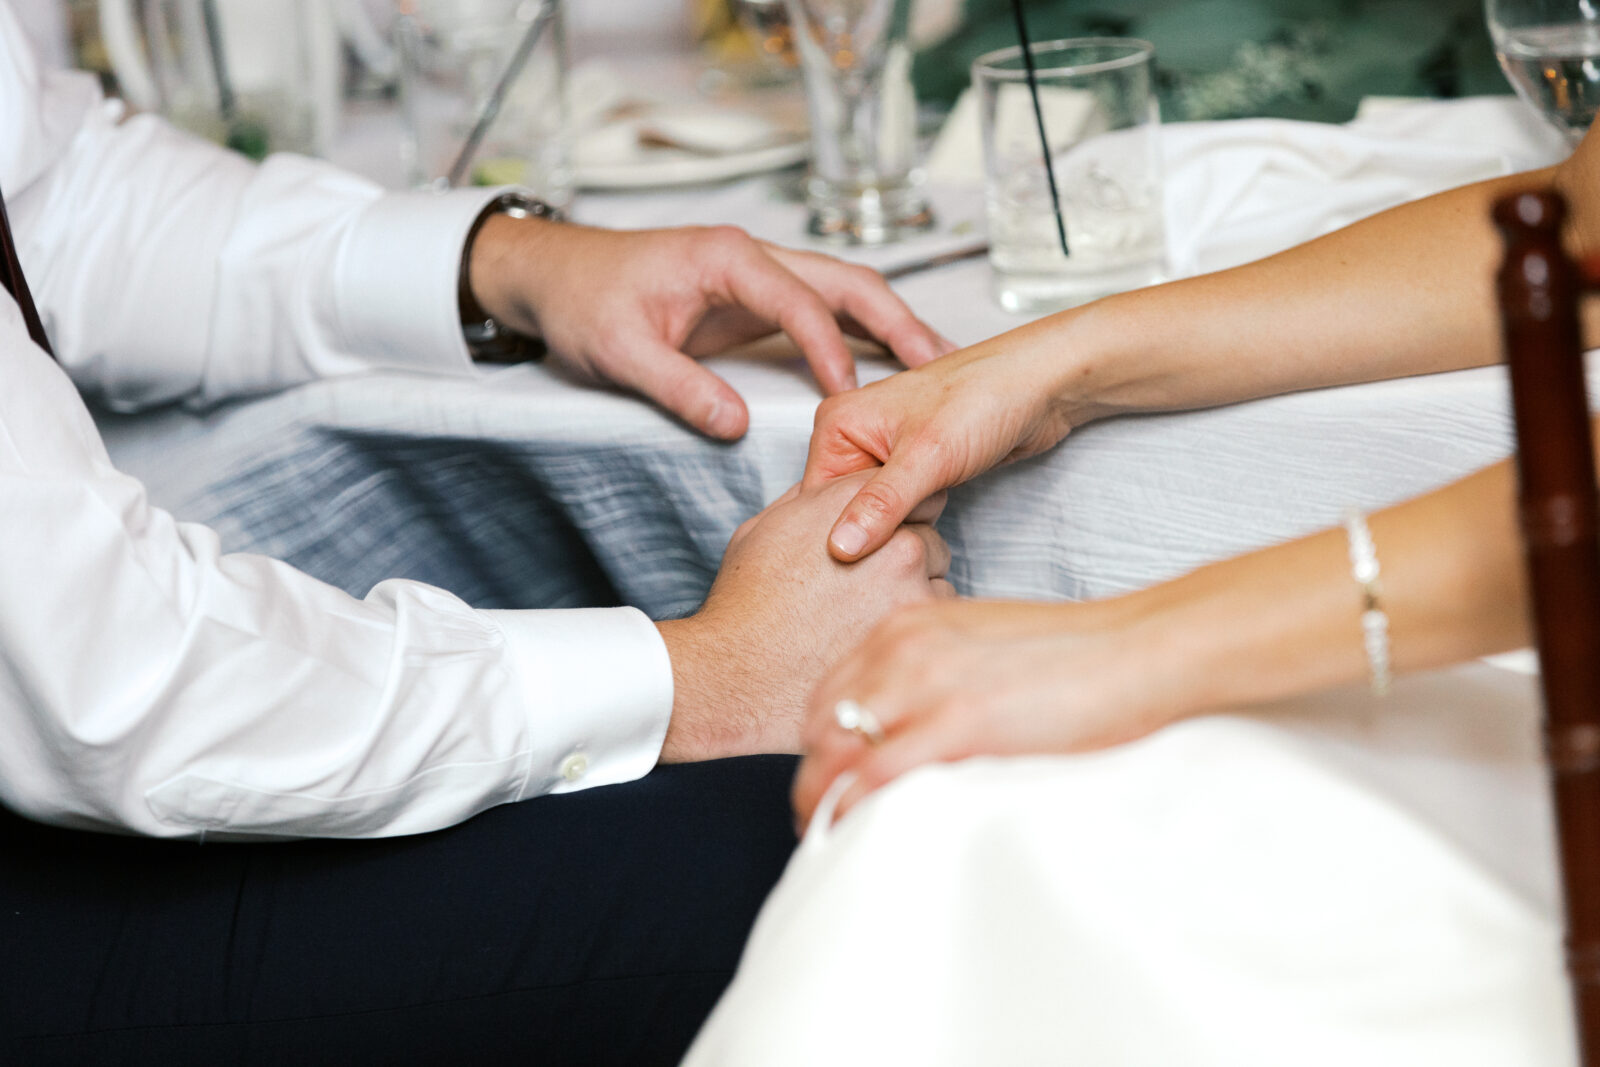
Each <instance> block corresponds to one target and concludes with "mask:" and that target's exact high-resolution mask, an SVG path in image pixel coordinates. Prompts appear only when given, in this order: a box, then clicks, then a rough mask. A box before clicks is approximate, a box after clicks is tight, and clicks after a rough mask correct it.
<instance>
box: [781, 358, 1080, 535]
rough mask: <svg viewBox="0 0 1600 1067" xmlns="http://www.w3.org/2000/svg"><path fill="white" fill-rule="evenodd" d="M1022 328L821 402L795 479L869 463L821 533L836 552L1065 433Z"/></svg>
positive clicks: (1064, 418) (1045, 371) (890, 528)
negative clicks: (936, 495)
mask: <svg viewBox="0 0 1600 1067" xmlns="http://www.w3.org/2000/svg"><path fill="white" fill-rule="evenodd" d="M1022 332H1023V331H1013V332H1012V333H1009V334H1004V335H1002V336H1001V337H998V338H995V339H994V340H991V341H987V342H985V343H984V344H981V345H978V346H975V347H973V348H968V349H965V350H963V351H961V352H957V353H955V354H953V355H950V356H946V357H945V358H943V359H941V360H939V361H938V362H936V363H932V364H929V365H927V366H924V367H921V368H920V369H917V370H914V371H912V372H910V373H906V374H897V375H895V376H894V377H892V378H887V379H885V380H883V381H881V382H875V383H873V384H872V385H869V386H867V387H866V388H864V389H859V390H855V391H852V392H849V393H845V394H841V395H838V396H833V397H829V398H828V399H827V400H824V401H823V403H822V406H821V407H819V408H818V409H817V418H816V428H815V430H814V431H813V433H812V435H811V452H810V455H809V456H808V457H807V459H806V473H805V479H804V482H803V484H805V485H807V486H817V485H823V484H826V483H827V482H829V481H831V480H832V479H835V478H839V477H841V476H843V475H848V474H854V473H856V472H858V471H866V470H874V471H875V472H874V473H873V475H872V477H870V478H869V479H867V480H866V482H865V484H863V485H862V488H861V490H860V492H858V493H857V494H856V495H855V496H854V497H853V498H852V499H851V500H850V502H849V504H848V505H847V506H846V507H845V509H844V511H843V513H842V514H841V515H840V516H839V519H838V521H837V523H835V524H834V526H833V529H832V531H831V532H830V534H829V536H828V546H829V550H830V551H831V552H832V553H833V555H834V556H835V557H836V558H838V559H841V560H855V559H860V558H861V557H863V556H866V555H868V554H869V553H871V552H874V551H876V550H877V549H878V548H879V547H880V546H882V545H883V544H884V543H885V542H886V541H887V540H888V539H889V538H890V536H891V535H893V533H894V531H895V528H896V527H897V526H899V525H900V523H901V522H902V521H904V519H905V517H906V515H908V514H909V513H910V511H911V509H912V507H913V506H915V504H916V503H917V502H918V501H919V500H924V499H926V498H927V497H928V496H929V495H931V494H933V493H936V492H939V491H941V490H943V489H947V488H949V487H950V486H953V485H958V484H960V483H961V482H964V481H966V480H967V479H969V478H972V477H975V476H977V475H979V474H982V473H983V472H984V471H986V470H988V469H989V468H990V467H993V466H995V465H996V464H999V463H1004V462H1007V461H1010V460H1014V459H1022V458H1025V457H1027V456H1032V455H1035V454H1037V453H1039V452H1043V451H1044V450H1045V449H1047V448H1049V447H1051V446H1052V445H1054V444H1055V443H1056V442H1058V441H1060V440H1061V439H1062V438H1063V437H1065V436H1066V434H1067V431H1068V430H1069V429H1070V428H1071V427H1072V425H1073V424H1074V422H1075V421H1078V420H1077V418H1076V415H1075V412H1074V411H1073V410H1072V409H1071V408H1069V407H1068V406H1067V405H1066V404H1064V403H1062V402H1061V401H1060V400H1059V399H1058V398H1057V391H1058V390H1057V385H1056V383H1055V381H1054V380H1053V378H1054V376H1055V375H1056V374H1057V373H1058V372H1057V371H1055V370H1054V369H1053V367H1052V362H1051V361H1049V360H1043V359H1041V358H1039V356H1037V355H1035V354H1033V353H1031V352H1029V351H1027V350H1026V346H1023V345H1021V344H1020V343H1019V342H1018V341H1017V338H1018V337H1019V335H1021V334H1022Z"/></svg>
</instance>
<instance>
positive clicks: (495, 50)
mask: <svg viewBox="0 0 1600 1067" xmlns="http://www.w3.org/2000/svg"><path fill="white" fill-rule="evenodd" d="M398 10H399V18H398V19H397V20H396V35H397V41H398V50H399V53H400V81H401V115H402V119H403V125H404V128H405V138H406V145H405V154H406V163H407V170H408V172H409V175H410V181H411V184H412V185H414V186H417V187H428V186H447V185H449V184H450V178H451V172H452V170H453V169H455V168H456V166H457V163H458V161H460V160H461V159H462V158H463V149H467V160H468V162H469V164H470V166H469V167H468V169H467V170H466V172H465V174H464V175H463V176H462V180H463V181H464V182H469V183H471V184H474V185H521V186H524V187H525V188H527V189H529V190H531V191H532V192H533V194H534V195H535V196H537V197H539V198H540V199H541V200H544V201H545V202H547V203H549V204H551V205H552V206H554V207H558V208H566V207H567V206H568V205H569V204H570V203H571V201H572V184H573V183H572V164H571V158H572V153H571V147H570V144H569V140H570V137H569V129H570V122H569V118H568V111H569V102H568V99H567V50H566V32H565V26H564V25H563V19H562V14H563V12H562V3H561V0H399V3H398Z"/></svg>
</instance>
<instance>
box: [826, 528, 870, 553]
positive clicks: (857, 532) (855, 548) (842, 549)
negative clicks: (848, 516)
mask: <svg viewBox="0 0 1600 1067" xmlns="http://www.w3.org/2000/svg"><path fill="white" fill-rule="evenodd" d="M833 547H834V548H836V549H838V550H839V554H840V555H841V556H855V555H858V554H859V553H860V552H861V550H862V549H863V548H866V547H867V531H866V530H864V529H862V528H861V527H860V526H858V525H857V524H856V523H853V522H841V523H840V524H839V525H837V526H835V527H834V528H833Z"/></svg>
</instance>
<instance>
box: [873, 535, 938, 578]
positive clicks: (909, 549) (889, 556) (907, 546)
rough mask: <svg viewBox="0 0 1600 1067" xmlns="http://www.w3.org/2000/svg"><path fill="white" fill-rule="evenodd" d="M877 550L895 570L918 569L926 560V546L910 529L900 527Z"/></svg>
mask: <svg viewBox="0 0 1600 1067" xmlns="http://www.w3.org/2000/svg"><path fill="white" fill-rule="evenodd" d="M878 551H879V552H882V553H885V560H886V562H887V563H889V564H890V565H891V566H893V567H894V568H895V569H896V570H902V571H920V570H921V569H922V568H923V567H924V566H925V565H926V564H927V562H928V546H927V544H926V542H924V541H923V540H922V538H920V537H918V536H917V535H916V534H914V533H912V532H911V531H910V530H906V529H901V530H900V531H898V532H897V533H896V534H895V535H894V536H893V537H891V538H890V539H889V543H888V544H886V545H884V546H883V547H882V548H881V549H879V550H878Z"/></svg>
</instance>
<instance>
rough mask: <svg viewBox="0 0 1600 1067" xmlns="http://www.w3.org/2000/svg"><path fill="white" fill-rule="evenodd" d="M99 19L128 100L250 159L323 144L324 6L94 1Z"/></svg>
mask: <svg viewBox="0 0 1600 1067" xmlns="http://www.w3.org/2000/svg"><path fill="white" fill-rule="evenodd" d="M99 19H100V26H101V33H102V37H103V38H104V40H105V43H106V49H107V52H108V53H109V55H110V58H111V62H112V65H113V67H114V68H115V70H116V73H117V78H118V80H119V81H120V82H121V83H122V86H123V88H124V91H125V93H126V95H127V96H128V97H129V99H131V100H132V101H133V103H134V104H135V105H137V106H139V107H141V108H148V109H153V110H159V111H160V112H161V113H162V114H163V115H165V116H166V117H167V118H169V119H170V120H172V122H173V123H175V124H176V125H178V126H181V127H183V128H185V129H187V130H189V131H190V132H192V133H196V134H198V135H200V136H202V137H206V138H209V139H211V140H214V141H216V142H218V143H220V144H226V145H228V146H229V147H230V148H235V149H237V150H239V151H241V152H243V153H245V154H246V155H249V156H252V157H254V158H257V159H260V158H261V157H263V156H265V155H266V154H267V153H269V152H279V151H290V152H304V153H309V154H320V153H322V152H324V151H326V149H327V148H328V147H329V144H330V143H331V140H332V136H333V131H334V127H335V124H336V123H337V120H338V107H339V74H340V71H339V37H338V28H337V24H336V22H335V19H334V12H333V10H332V8H331V6H329V5H328V4H325V3H321V2H319V0H275V2H273V3H261V2H258V0H144V2H143V3H135V2H134V0H100V3H99Z"/></svg>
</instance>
